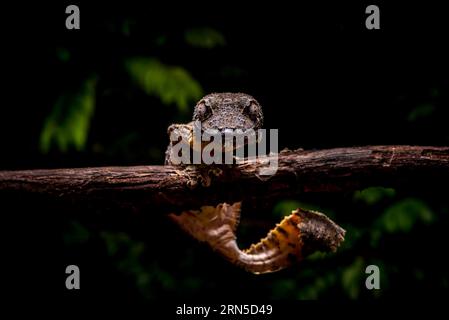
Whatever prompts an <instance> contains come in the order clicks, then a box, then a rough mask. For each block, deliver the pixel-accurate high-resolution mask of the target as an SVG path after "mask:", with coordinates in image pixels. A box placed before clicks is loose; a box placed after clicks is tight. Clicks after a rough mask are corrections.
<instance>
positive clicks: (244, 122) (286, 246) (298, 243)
mask: <svg viewBox="0 0 449 320" xmlns="http://www.w3.org/2000/svg"><path fill="white" fill-rule="evenodd" d="M198 122H199V123H200V124H201V129H202V131H203V132H204V131H205V130H210V129H213V130H218V132H221V133H222V134H223V135H225V134H226V132H227V130H228V131H231V130H242V131H246V130H250V129H252V130H257V129H260V128H261V127H262V124H263V114H262V108H261V107H260V105H259V103H258V102H257V101H256V99H254V98H253V97H251V96H250V95H247V94H244V93H212V94H209V95H207V96H205V97H204V98H202V99H201V100H200V101H199V102H198V103H197V105H196V106H195V110H194V112H193V121H192V122H190V123H188V124H173V125H171V126H170V127H169V128H168V133H169V134H170V133H172V131H173V130H177V132H178V133H179V135H180V136H181V137H182V140H183V141H185V142H186V144H188V146H189V147H190V148H192V146H193V134H192V132H193V125H194V123H198ZM244 143H246V142H244ZM206 144H207V143H206ZM199 146H200V147H201V148H203V147H204V145H203V144H202V143H201V144H199ZM172 147H173V143H172V142H170V144H169V146H168V149H167V152H166V158H165V163H166V164H170V165H173V164H174V163H173V162H172V161H171V157H172ZM239 147H241V146H232V147H230V149H231V150H232V148H239ZM228 151H229V150H228V149H227V148H225V147H223V148H222V152H228ZM194 168H195V170H198V172H200V176H201V177H202V180H203V182H204V181H206V182H205V183H203V186H205V187H207V186H209V185H210V178H209V175H210V172H213V171H214V169H217V168H216V167H214V166H213V165H201V166H198V167H194ZM203 171H204V172H203ZM218 171H219V170H218ZM179 174H185V173H184V171H181V170H180V173H179ZM240 206H241V204H240V203H239V202H237V203H234V204H233V205H229V204H226V203H222V204H219V205H218V206H216V207H212V206H204V207H202V208H201V209H200V210H189V211H184V212H182V213H181V215H175V214H171V215H170V218H171V219H172V220H173V221H174V222H175V223H177V224H178V225H179V226H180V228H181V229H183V230H184V231H186V232H187V233H188V234H190V235H191V236H192V237H193V238H195V239H197V240H199V241H201V242H205V243H206V244H208V245H209V246H210V247H211V248H212V249H213V250H214V251H215V252H218V253H219V254H220V255H222V256H223V257H224V258H225V259H226V260H228V261H229V262H231V263H232V264H234V265H237V266H240V267H242V268H244V269H245V270H247V271H249V272H252V273H256V274H260V273H268V272H275V271H278V270H281V269H284V268H286V267H288V266H290V265H292V264H294V263H296V262H298V261H301V260H302V259H304V258H305V257H306V256H307V255H309V254H311V253H313V252H315V251H317V250H321V251H335V250H336V249H337V247H338V246H339V245H340V243H341V242H342V241H343V239H344V234H345V231H344V230H343V229H342V228H340V227H339V226H338V225H336V224H335V223H334V222H332V221H331V220H330V219H329V218H327V217H326V216H325V215H323V214H321V213H319V212H314V211H308V210H303V209H299V208H298V209H297V210H295V211H293V212H292V214H290V215H289V216H287V217H285V218H284V219H283V220H282V221H281V222H280V223H279V224H277V225H276V227H275V228H274V229H273V230H271V231H270V232H269V233H268V235H267V237H266V238H264V239H261V240H260V242H258V243H257V244H254V245H252V246H251V247H250V248H248V249H246V250H241V249H240V248H239V247H238V245H237V241H236V240H237V237H236V234H235V232H236V228H237V225H238V222H239V220H240Z"/></svg>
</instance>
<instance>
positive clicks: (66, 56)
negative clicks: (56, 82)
mask: <svg viewBox="0 0 449 320" xmlns="http://www.w3.org/2000/svg"><path fill="white" fill-rule="evenodd" d="M56 55H57V56H58V59H59V60H61V61H62V62H67V61H69V60H70V51H69V50H67V49H66V48H57V49H56Z"/></svg>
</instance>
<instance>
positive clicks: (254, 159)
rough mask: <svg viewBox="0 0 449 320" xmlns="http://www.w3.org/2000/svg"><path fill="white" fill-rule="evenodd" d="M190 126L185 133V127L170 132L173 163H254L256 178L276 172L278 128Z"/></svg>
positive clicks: (198, 122)
mask: <svg viewBox="0 0 449 320" xmlns="http://www.w3.org/2000/svg"><path fill="white" fill-rule="evenodd" d="M192 127H193V129H192V130H188V132H186V130H185V128H175V129H174V130H172V131H171V132H170V141H171V143H172V145H173V147H172V149H171V155H170V159H171V162H172V163H173V164H234V163H236V164H242V163H256V164H257V165H258V174H259V175H262V176H268V175H273V174H275V173H276V171H277V169H278V149H279V148H278V129H258V130H253V129H248V130H241V129H235V130H232V129H226V130H222V131H221V130H216V129H207V130H202V128H201V122H200V121H195V122H194V123H193V126H192ZM267 140H269V144H270V146H269V153H267Z"/></svg>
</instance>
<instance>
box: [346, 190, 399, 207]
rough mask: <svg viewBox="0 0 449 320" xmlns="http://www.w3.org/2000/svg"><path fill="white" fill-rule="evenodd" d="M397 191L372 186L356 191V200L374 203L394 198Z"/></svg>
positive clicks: (369, 203) (368, 203)
mask: <svg viewBox="0 0 449 320" xmlns="http://www.w3.org/2000/svg"><path fill="white" fill-rule="evenodd" d="M395 194H396V191H395V190H394V189H392V188H383V187H370V188H366V189H363V190H360V191H356V192H355V193H354V200H355V201H362V202H364V203H366V204H367V205H373V204H376V203H378V202H380V201H381V200H383V199H385V198H393V197H394V196H395Z"/></svg>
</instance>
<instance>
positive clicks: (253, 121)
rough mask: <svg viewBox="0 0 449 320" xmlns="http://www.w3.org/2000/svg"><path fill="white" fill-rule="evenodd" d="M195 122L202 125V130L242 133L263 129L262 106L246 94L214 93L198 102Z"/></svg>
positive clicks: (194, 115) (194, 114)
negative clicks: (238, 130) (238, 131)
mask: <svg viewBox="0 0 449 320" xmlns="http://www.w3.org/2000/svg"><path fill="white" fill-rule="evenodd" d="M193 121H199V122H200V123H201V127H202V130H211V129H212V130H219V131H220V132H222V133H224V132H225V131H230V130H237V129H240V130H242V131H245V130H249V129H253V130H257V129H260V128H261V127H262V124H263V113H262V108H261V106H260V104H259V103H258V102H257V101H256V99H254V98H253V97H252V96H250V95H248V94H244V93H212V94H208V95H207V96H205V97H203V98H202V99H201V100H200V101H198V103H197V105H196V106H195V110H194V112H193Z"/></svg>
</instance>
